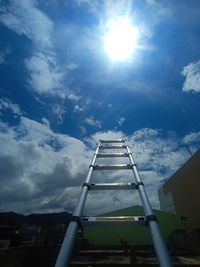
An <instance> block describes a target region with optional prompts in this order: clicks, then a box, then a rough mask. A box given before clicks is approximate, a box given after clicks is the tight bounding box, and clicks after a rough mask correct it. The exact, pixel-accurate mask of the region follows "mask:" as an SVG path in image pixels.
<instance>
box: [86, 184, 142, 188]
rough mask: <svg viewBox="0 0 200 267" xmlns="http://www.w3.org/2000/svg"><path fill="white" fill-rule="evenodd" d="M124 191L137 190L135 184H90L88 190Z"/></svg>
mask: <svg viewBox="0 0 200 267" xmlns="http://www.w3.org/2000/svg"><path fill="white" fill-rule="evenodd" d="M124 189H137V185H136V184H135V183H102V184H90V190H124Z"/></svg>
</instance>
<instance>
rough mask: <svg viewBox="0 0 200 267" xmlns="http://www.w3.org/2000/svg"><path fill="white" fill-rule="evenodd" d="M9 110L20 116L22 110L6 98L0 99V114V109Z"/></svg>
mask: <svg viewBox="0 0 200 267" xmlns="http://www.w3.org/2000/svg"><path fill="white" fill-rule="evenodd" d="M5 110H6V111H7V110H9V111H11V112H12V113H13V114H14V115H17V116H21V115H22V112H21V110H20V108H19V106H18V105H17V104H13V103H12V102H11V101H10V99H8V98H1V99H0V114H1V111H5Z"/></svg>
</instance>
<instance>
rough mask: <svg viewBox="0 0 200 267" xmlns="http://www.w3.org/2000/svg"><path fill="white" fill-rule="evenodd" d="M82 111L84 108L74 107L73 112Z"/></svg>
mask: <svg viewBox="0 0 200 267" xmlns="http://www.w3.org/2000/svg"><path fill="white" fill-rule="evenodd" d="M82 111H84V107H80V106H79V105H75V106H74V112H82Z"/></svg>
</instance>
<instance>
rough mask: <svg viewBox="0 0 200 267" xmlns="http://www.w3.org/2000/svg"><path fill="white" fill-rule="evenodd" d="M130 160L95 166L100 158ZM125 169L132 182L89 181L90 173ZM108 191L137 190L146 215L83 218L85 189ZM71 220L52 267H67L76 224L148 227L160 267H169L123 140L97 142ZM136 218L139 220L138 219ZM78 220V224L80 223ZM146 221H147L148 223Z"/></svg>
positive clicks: (162, 240)
mask: <svg viewBox="0 0 200 267" xmlns="http://www.w3.org/2000/svg"><path fill="white" fill-rule="evenodd" d="M101 143H103V144H106V143H124V144H123V145H103V146H102V145H101ZM122 148H123V149H124V148H126V150H127V153H101V154H99V149H122ZM127 156H128V157H129V161H130V164H118V165H95V163H96V159H97V157H98V158H103V157H127ZM124 169H132V171H133V175H134V177H135V183H103V184H91V183H90V180H91V177H92V174H93V170H124ZM89 189H91V190H111V189H118V190H120V189H122V190H123V189H138V192H139V195H140V198H141V201H142V205H143V209H144V214H145V216H128V217H123V216H118V217H83V218H82V220H81V219H80V218H81V216H82V211H83V208H84V205H85V201H86V197H87V193H88V190H89ZM73 218H74V219H73V220H72V221H71V222H70V224H69V226H68V230H67V233H66V235H65V238H64V241H63V244H62V247H61V249H60V252H59V255H58V258H57V261H56V264H55V267H68V266H69V264H70V259H71V255H72V252H73V247H74V244H75V240H76V234H77V231H78V229H79V223H81V222H82V224H83V225H85V224H87V225H88V224H91V225H96V224H97V223H98V225H102V226H108V225H109V224H111V225H112V226H113V225H115V226H118V225H120V224H122V223H123V224H130V225H133V224H140V225H141V224H143V225H144V224H145V223H146V225H148V227H149V230H150V234H151V237H152V241H153V245H154V248H155V252H156V255H157V258H158V261H159V264H160V266H161V267H171V266H172V263H171V259H170V256H169V253H168V250H167V247H166V244H165V242H164V239H163V237H162V234H161V232H160V228H159V225H158V222H157V221H156V220H155V215H154V212H153V210H152V208H151V204H150V202H149V199H148V196H147V194H146V191H145V187H144V184H143V183H142V181H141V179H140V176H139V173H138V171H137V167H136V165H135V162H134V160H133V156H132V154H131V152H130V149H129V147H128V145H127V142H126V140H122V139H117V140H100V141H99V142H98V145H97V148H96V151H95V154H94V156H93V159H92V163H91V165H90V167H89V172H88V174H87V177H86V179H85V183H84V184H83V186H82V191H81V195H80V198H79V201H78V205H77V206H76V209H75V211H74V213H73ZM137 218H138V219H137ZM79 219H80V221H79ZM148 219H149V220H148Z"/></svg>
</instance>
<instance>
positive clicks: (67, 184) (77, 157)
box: [0, 117, 198, 214]
mask: <svg viewBox="0 0 200 267" xmlns="http://www.w3.org/2000/svg"><path fill="white" fill-rule="evenodd" d="M42 121H43V123H39V122H36V121H33V120H30V119H28V118H26V117H21V120H20V123H19V125H16V126H15V127H9V126H8V125H6V124H5V123H3V122H0V147H1V151H0V196H1V205H0V209H1V211H8V210H14V211H17V212H26V213H29V212H48V211H54V212H55V211H62V210H71V211H72V210H73V209H74V207H75V205H76V203H77V200H78V196H79V193H80V185H81V184H82V183H83V182H84V180H85V177H86V174H87V171H88V166H89V164H90V163H91V159H92V155H93V153H94V149H95V142H96V141H98V140H99V139H119V138H127V139H128V143H129V145H130V148H131V150H132V152H133V155H134V158H135V161H136V163H137V166H138V170H139V172H140V175H141V178H142V180H143V181H144V182H145V184H146V185H147V186H146V189H147V192H148V194H149V197H150V200H151V202H152V204H153V207H158V206H159V204H158V198H157V194H156V190H157V189H158V187H159V186H160V185H161V181H162V180H163V179H166V178H169V177H170V176H171V175H172V174H173V172H174V171H176V170H177V169H178V168H179V167H180V166H181V165H182V164H183V163H184V161H185V160H187V159H188V158H189V153H188V151H187V150H186V149H185V147H184V146H182V140H180V139H178V138H177V139H176V138H174V137H173V138H171V137H170V136H165V137H163V135H162V131H161V130H160V131H157V130H153V129H141V130H140V131H136V132H134V133H133V134H131V135H130V136H128V137H125V135H124V133H123V132H120V131H118V132H115V131H108V132H97V133H96V134H94V135H93V136H91V137H88V139H87V140H85V143H83V142H82V141H80V140H78V139H76V138H73V137H70V136H68V135H64V134H59V133H55V132H53V131H52V130H51V129H50V128H49V123H48V121H47V120H46V119H45V118H43V120H42ZM197 135H198V133H197ZM188 136H189V135H188ZM188 136H187V137H185V139H188V138H189V137H188ZM185 139H184V140H185ZM189 139H190V141H191V142H193V141H194V140H196V138H193V137H192V138H191V137H190V138H189ZM86 144H87V145H86ZM98 160H102V159H98ZM105 160H106V162H105V161H104V164H107V163H111V162H110V159H105ZM107 160H108V161H107ZM118 160H119V159H116V160H114V163H115V162H116V163H117V162H118ZM120 160H121V159H120ZM124 160H128V159H126V158H124ZM98 163H99V162H97V164H98ZM99 164H101V163H99ZM131 176H132V175H131V174H130V172H128V171H126V170H125V171H121V172H120V173H116V172H112V171H111V173H109V175H108V174H107V175H105V173H104V172H98V173H94V175H93V178H92V182H100V181H101V182H131V181H134V179H133V177H132V178H131ZM5 181H6V182H5ZM94 197H95V199H96V201H94ZM30 199H31V202H30V201H29V200H30ZM132 203H137V204H140V202H139V198H138V195H137V193H135V194H134V195H133V194H132V192H131V193H130V194H129V193H127V191H126V192H123V191H121V192H117V191H115V192H113V194H111V192H106V191H103V192H95V196H94V195H93V192H90V193H89V195H88V199H87V203H86V208H85V212H86V213H90V214H96V213H100V212H105V211H109V210H113V209H117V208H123V207H127V206H131V205H133V204H132Z"/></svg>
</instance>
